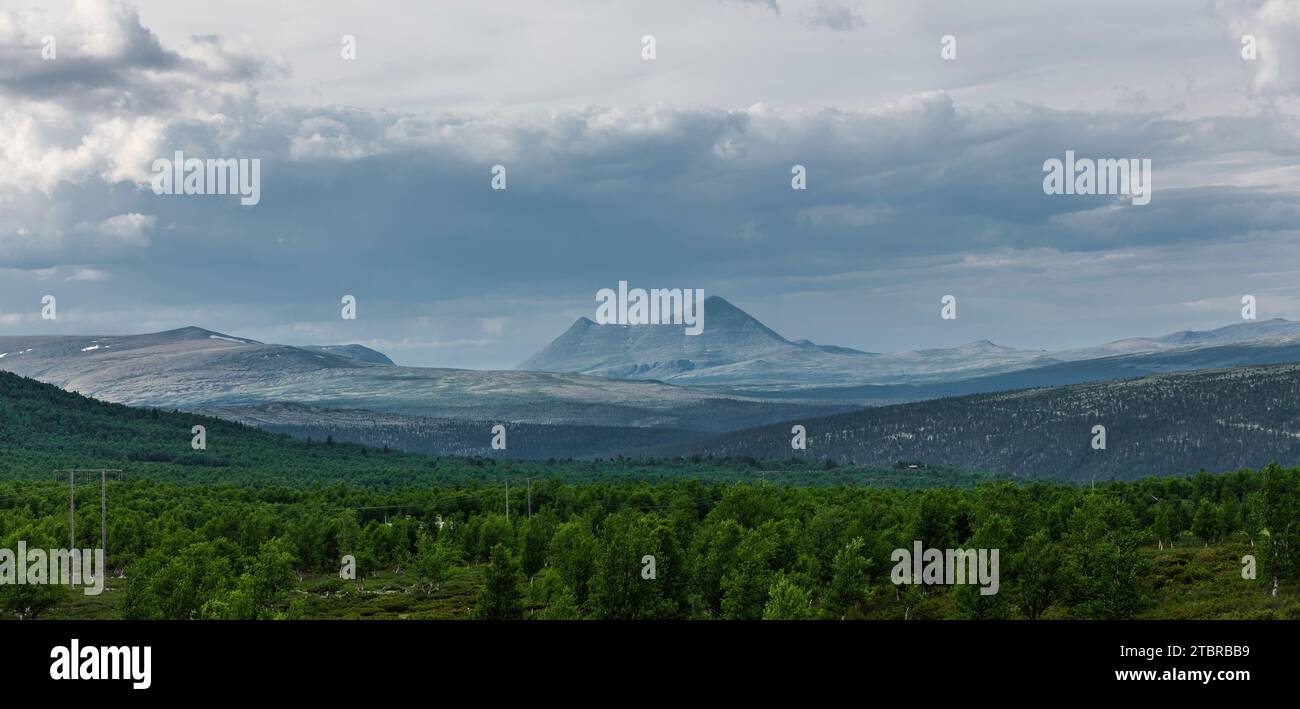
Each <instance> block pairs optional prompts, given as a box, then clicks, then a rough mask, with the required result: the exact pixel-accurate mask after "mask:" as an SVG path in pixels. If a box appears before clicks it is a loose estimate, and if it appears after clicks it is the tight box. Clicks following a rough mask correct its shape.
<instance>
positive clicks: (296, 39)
mask: <svg viewBox="0 0 1300 709" xmlns="http://www.w3.org/2000/svg"><path fill="white" fill-rule="evenodd" d="M3 6H4V9H3V10H0V334H4V335H17V334H34V333H66V334H73V333H77V334H127V333H136V332H149V331H156V330H161V329H168V328H172V327H180V326H184V325H199V326H202V327H207V328H210V329H213V330H219V331H224V332H227V333H230V334H233V335H239V336H245V337H252V338H256V339H259V340H263V341H270V342H283V343H288V344H333V343H344V342H360V343H362V344H366V345H369V346H372V347H375V348H377V349H380V350H382V351H384V352H386V353H387V354H389V355H390V356H391V357H393V359H395V360H396V361H398V362H399V363H401V364H412V365H431V366H456V367H473V368H507V367H513V366H514V365H515V364H517V363H518V362H520V361H522V360H524V359H526V358H527V357H528V356H529V355H531V354H533V352H535V351H536V350H538V349H540V348H541V347H542V346H544V345H545V344H546V343H547V342H548V341H549V340H550V339H551V338H553V337H555V336H556V335H558V334H559V333H560V332H562V331H563V330H564V329H566V328H567V327H568V326H569V325H570V323H572V321H573V320H574V319H575V318H577V317H579V316H582V315H587V316H589V317H590V316H592V315H593V314H594V309H595V292H596V290H598V289H600V288H605V287H615V286H616V284H617V282H618V281H619V280H627V281H630V282H631V283H632V285H633V286H642V287H646V288H650V287H681V288H702V289H704V291H705V293H706V294H708V295H721V296H723V297H725V298H727V299H728V300H730V301H732V302H733V303H735V304H736V305H738V306H740V307H741V308H744V309H745V310H747V311H749V312H750V313H751V314H752V315H754V316H756V317H758V318H759V319H760V320H762V321H763V322H764V323H766V324H767V325H769V326H771V327H772V328H774V329H776V330H777V331H778V332H780V333H782V334H784V335H786V336H787V337H790V338H791V339H801V338H808V339H812V340H814V341H816V342H819V343H826V344H836V345H844V346H850V347H857V348H860V349H866V350H872V351H895V350H904V349H913V348H922V347H943V346H955V345H959V344H962V343H965V342H969V341H972V340H977V339H989V340H992V341H994V342H997V343H999V344H1003V345H1008V346H1014V347H1021V348H1033V349H1061V348H1067V347H1075V346H1082V345H1087V344H1095V343H1098V342H1102V341H1107V340H1114V339H1119V338H1123V337H1131V336H1154V335H1160V334H1164V333H1167V332H1170V331H1174V330H1180V329H1200V328H1210V327H1218V326H1221V325H1226V324H1230V323H1233V322H1239V321H1240V309H1241V305H1240V299H1241V296H1242V295H1243V294H1253V295H1255V296H1257V298H1258V302H1259V317H1260V318H1261V319H1264V318H1269V317H1286V318H1290V319H1300V291H1298V289H1300V277H1298V276H1300V95H1298V93H1300V2H1296V1H1295V0H1268V1H1260V0H1251V1H1245V0H1243V1H1240V2H1235V1H1234V2H1229V1H1220V2H1213V1H1211V2H1201V1H1199V0H1145V1H1144V2H1139V3H1134V2H1132V0H1118V1H1113V2H1112V1H1109V0H1090V1H1089V2H1085V3H1076V2H1058V1H1055V0H1053V1H1049V2H1040V3H1026V2H1023V1H1020V2H1011V1H986V2H979V3H973V2H969V1H968V0H954V1H953V2H924V1H919V0H912V1H902V0H900V1H898V2H854V1H853V0H806V1H805V0H799V1H797V0H748V1H746V0H715V1H712V2H710V1H706V0H682V1H680V2H679V1H677V0H659V1H657V2H653V3H648V2H618V1H611V0H592V1H591V2H586V1H572V2H561V1H555V2H537V1H533V0H529V1H524V0H515V1H513V2H494V1H491V0H469V1H467V2H447V1H440V2H436V3H435V2H427V0H426V1H422V2H414V1H413V2H396V1H390V0H376V2H372V3H357V2H330V1H327V0H313V1H312V2H289V1H277V2H266V1H265V0H259V1H258V2H243V1H239V0H235V1H227V2H221V3H190V2H185V3H178V2H175V1H174V0H168V1H166V2H164V1H162V0H156V1H155V0H142V1H140V2H136V3H134V4H126V3H116V2H90V1H87V2H75V3H74V2H48V3H46V4H44V5H42V6H39V7H33V6H30V5H27V4H26V2H25V0H16V1H15V0H4V2H3ZM949 34H951V35H953V36H954V37H955V38H956V59H954V60H945V59H943V58H942V57H941V49H942V46H941V38H942V37H943V36H944V35H949ZM1246 34H1251V35H1253V36H1254V37H1255V38H1256V43H1257V58H1256V59H1254V60H1253V61H1251V60H1247V59H1245V58H1243V56H1242V36H1243V35H1246ZM344 35H351V36H353V37H355V38H356V44H355V47H356V59H355V60H348V59H344V58H343V57H342V56H341V48H342V38H343V36H344ZM644 35H653V36H654V37H655V49H656V58H655V59H654V60H645V59H643V58H642V37H643V36H644ZM46 36H51V37H53V38H54V39H55V48H56V55H55V58H54V59H44V58H43V57H42V48H43V38H44V37H46ZM175 150H183V151H185V153H186V155H187V157H201V158H227V157H248V158H254V157H255V158H259V159H260V160H261V164H262V170H261V203H260V204H258V205H256V206H253V207H244V206H240V204H239V202H238V199H237V198H230V197H224V196H184V197H177V196H169V195H155V194H154V193H153V191H152V190H151V189H150V184H149V179H150V177H151V173H150V166H151V164H152V162H153V161H154V160H155V159H156V158H170V157H171V156H172V154H173V151H175ZM1067 150H1072V151H1074V152H1075V153H1076V154H1078V155H1080V156H1086V157H1097V158H1149V159H1151V161H1152V165H1153V169H1154V192H1153V197H1152V200H1151V203H1150V204H1149V205H1146V206H1135V205H1133V204H1131V202H1130V200H1128V199H1127V198H1121V197H1114V196H1067V195H1046V194H1044V192H1043V186H1042V183H1043V175H1044V173H1043V162H1044V160H1047V159H1050V158H1053V157H1055V158H1062V157H1064V154H1065V151H1067ZM494 164H502V165H505V166H506V168H507V180H508V182H507V185H508V188H507V189H506V190H504V191H493V190H491V189H490V180H491V167H492V166H493V165H494ZM794 164H801V165H804V166H806V168H807V171H808V188H807V189H806V190H803V191H796V190H792V189H791V188H790V177H791V176H790V169H791V166H792V165H794ZM45 294H53V295H55V296H56V297H57V298H58V318H57V320H55V321H48V320H42V319H41V317H40V312H41V302H40V301H41V296H43V295H45ZM344 294H352V295H355V296H356V297H357V299H358V310H357V319H356V320H343V319H341V318H340V317H339V310H340V304H339V299H340V297H341V296H343V295H344ZM945 294H953V295H955V296H956V297H957V299H958V318H957V320H955V321H945V320H942V319H940V317H939V310H940V298H941V297H942V296H943V295H945ZM705 316H706V318H707V312H706V314H705Z"/></svg>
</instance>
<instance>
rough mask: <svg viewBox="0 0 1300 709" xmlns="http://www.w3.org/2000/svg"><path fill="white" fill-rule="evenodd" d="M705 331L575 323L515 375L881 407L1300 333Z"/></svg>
mask: <svg viewBox="0 0 1300 709" xmlns="http://www.w3.org/2000/svg"><path fill="white" fill-rule="evenodd" d="M704 313H705V317H704V331H703V332H702V333H700V334H699V335H694V336H692V335H686V334H685V333H684V332H683V330H682V328H681V327H679V326H666V325H635V326H630V325H597V324H596V323H594V322H592V321H591V320H589V319H587V318H579V319H578V321H577V322H575V323H574V324H573V326H572V327H570V328H569V329H568V331H566V332H565V333H564V334H562V335H561V336H560V337H558V338H556V339H555V340H554V341H553V342H551V343H550V344H549V345H547V346H546V347H545V348H544V349H543V350H542V351H541V352H538V353H537V354H536V355H534V356H533V357H531V358H530V359H528V360H527V361H526V362H524V363H522V364H520V365H519V366H518V369H522V370H533V371H554V372H574V373H582V374H589V375H597V376H604V377H612V378H617V379H632V380H640V379H655V380H659V381H664V382H668V383H672V384H679V385H684V386H694V387H707V388H709V389H711V390H713V391H718V392H726V393H731V394H736V395H743V396H751V397H756V398H762V399H767V400H783V401H790V402H803V403H814V402H821V403H827V402H853V403H859V404H871V405H877V404H889V403H900V402H906V401H918V400H923V399H929V398H935V397H940V396H953V395H961V394H972V393H981V392H993V391H1006V390H1010V389H1020V388H1026V387H1036V386H1056V385H1063V384H1076V383H1081V382H1087V381H1104V380H1107V379H1117V378H1123V377H1134V376H1141V375H1145V374H1158V373H1162V372H1175V371H1186V370H1197V369H1214V368H1218V367H1228V366H1237V365H1257V364H1274V363H1280V362H1297V361H1300V323H1296V322H1291V321H1288V320H1282V319H1273V320H1262V321H1248V322H1242V323H1237V324H1233V325H1228V326H1225V327H1221V328H1218V329H1215V330H1205V331H1197V330H1184V331H1181V332H1175V333H1171V334H1168V335H1164V336H1162V337H1153V338H1145V337H1136V338H1128V339H1123V340H1116V341H1114V342H1108V343H1105V344H1101V345H1096V346H1092V347H1082V348H1076V349H1069V350H1061V351H1056V352H1047V351H1041V350H1020V349H1015V348H1011V347H1004V346H1001V345H997V344H994V343H992V342H990V341H988V340H980V341H977V342H972V343H969V344H966V345H962V346H960V347H952V348H937V349H923V350H912V351H906V352H894V353H887V354H881V353H873V352H863V351H861V350H856V349H852V348H848V347H836V346H832V345H816V344H813V343H812V342H810V341H808V340H796V341H792V340H789V339H786V338H785V337H783V336H781V335H780V334H778V333H776V332H775V331H773V330H772V329H771V328H769V327H767V326H765V325H763V324H762V323H761V322H759V321H758V320H756V319H755V318H753V317H752V316H750V315H749V314H748V313H746V312H744V311H743V310H741V309H740V308H737V307H736V306H734V305H732V304H731V303H729V302H727V301H726V300H724V299H722V298H720V297H718V296H712V297H710V298H708V299H706V300H705V301H704Z"/></svg>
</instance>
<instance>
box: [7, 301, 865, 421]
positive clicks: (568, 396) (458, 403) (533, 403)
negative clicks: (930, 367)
mask: <svg viewBox="0 0 1300 709" xmlns="http://www.w3.org/2000/svg"><path fill="white" fill-rule="evenodd" d="M0 370H7V371H10V372H14V373H16V374H21V375H24V376H28V377H32V378H34V379H39V380H40V381H44V382H48V383H51V384H55V385H56V386H58V387H60V388H62V389H65V390H68V391H74V392H78V393H81V394H84V395H86V396H92V397H95V398H98V399H102V400H105V401H111V402H115V403H123V404H131V405H136V406H156V407H166V408H178V409H185V410H190V411H203V410H207V409H216V408H220V409H221V410H222V411H223V412H225V413H226V414H228V415H229V416H231V417H233V418H238V417H241V416H243V415H244V414H242V413H241V407H256V406H259V405H263V404H269V403H296V404H304V405H308V406H310V407H313V408H314V409H316V410H317V411H316V412H315V413H313V414H312V415H311V417H310V419H311V421H313V422H315V423H319V421H320V420H321V413H320V411H330V410H345V409H346V410H357V409H364V410H368V411H373V412H378V413H383V414H392V415H402V416H412V417H424V418H432V419H452V420H462V421H498V422H521V423H533V424H548V425H570V426H605V427H641V428H666V429H682V430H694V431H723V430H729V429H731V428H740V427H743V426H748V425H757V424H760V423H766V422H770V421H779V420H783V419H786V418H790V417H791V416H796V415H802V414H803V413H804V412H806V411H807V408H806V407H805V406H802V405H799V404H795V403H788V402H766V401H761V400H757V399H752V398H746V397H741V396H733V395H728V394H720V393H714V392H707V391H701V390H697V389H691V388H687V387H679V386H670V385H667V384H662V383H658V382H649V381H617V380H609V379H599V378H596V377H590V376H585V375H579V374H555V373H538V372H519V371H504V372H502V371H477V370H465V369H438V368H426V367H400V366H395V365H393V364H391V361H390V360H389V359H388V358H387V357H385V356H384V355H382V354H380V353H378V352H375V351H374V350H370V349H367V348H365V347H361V346H360V345H344V346H321V347H291V346H288V345H272V344H265V343H261V342H257V341H256V340H250V339H247V338H241V337H233V336H230V335H225V334H222V333H218V332H212V331H210V330H204V329H202V328H198V327H186V328H181V329H178V330H170V331H167V332H159V333H151V334H146V335H126V336H58V337H51V336H38V337H21V336H19V337H0ZM849 408H851V406H850V405H847V404H842V403H840V404H830V405H825V406H822V407H820V409H819V413H830V412H833V411H844V410H847V409H849ZM285 413H286V416H289V417H290V418H289V419H287V420H283V421H280V423H283V424H286V425H295V424H298V423H300V421H298V417H299V416H300V414H301V410H300V409H286V410H285ZM263 417H264V414H263Z"/></svg>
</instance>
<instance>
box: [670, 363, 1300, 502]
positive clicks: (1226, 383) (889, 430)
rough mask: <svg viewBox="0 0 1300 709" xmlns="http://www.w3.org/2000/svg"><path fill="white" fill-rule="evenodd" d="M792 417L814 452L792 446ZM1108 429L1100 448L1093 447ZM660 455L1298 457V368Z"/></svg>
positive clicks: (955, 462) (1077, 468)
mask: <svg viewBox="0 0 1300 709" xmlns="http://www.w3.org/2000/svg"><path fill="white" fill-rule="evenodd" d="M792 424H802V425H804V426H805V427H806V429H807V450H806V451H794V450H792V448H791V433H790V429H791V426H792ZM1098 425H1100V426H1104V427H1105V433H1106V439H1105V449H1103V450H1098V449H1094V447H1093V440H1094V437H1095V435H1096V434H1095V433H1094V431H1093V427H1094V426H1098ZM665 452H670V453H675V454H683V453H694V454H700V455H706V456H707V455H711V456H718V457H725V456H754V457H758V458H767V459H788V458H790V457H791V456H792V455H795V456H797V457H805V456H806V457H809V458H813V459H830V460H834V461H837V462H840V463H855V464H860V465H868V466H872V465H884V464H888V463H891V462H893V461H898V460H920V461H923V462H925V463H929V464H936V465H950V466H954V467H958V468H965V469H972V470H993V471H999V472H1004V473H1008V474H1012V475H1018V476H1048V477H1062V478H1067V479H1073V480H1079V481H1086V480H1091V479H1105V478H1123V479H1131V478H1137V477H1142V476H1147V475H1170V474H1184V473H1186V472H1188V471H1196V470H1207V471H1211V472H1219V471H1226V470H1234V469H1237V468H1241V467H1259V466H1263V465H1266V464H1268V463H1270V462H1277V463H1280V464H1283V465H1292V464H1295V463H1297V462H1300V365H1297V364H1285V365H1271V366H1261V367H1236V368H1233V369H1223V370H1212V371H1202V372H1184V373H1177V374H1166V375H1160V376H1152V377H1143V378H1139V379H1127V380H1119V381H1110V382H1100V383H1090V384H1076V385H1071V386H1065V387H1053V388H1047V389H1027V390H1020V391H1012V392H1004V393H999V394H977V395H972V396H962V397H954V398H947V399H936V400H933V401H924V402H917V403H911V404H900V405H895V406H885V407H879V408H868V409H865V410H863V411H860V412H855V413H847V414H836V415H833V416H826V417H819V418H813V419H809V420H806V421H792V422H787V423H783V424H773V425H769V426H761V427H758V428H752V429H747V430H743V431H736V432H733V433H728V434H722V435H719V436H716V437H714V438H711V439H708V440H705V441H703V442H701V443H697V444H688V445H686V446H682V447H676V448H672V449H668V450H666V451H665Z"/></svg>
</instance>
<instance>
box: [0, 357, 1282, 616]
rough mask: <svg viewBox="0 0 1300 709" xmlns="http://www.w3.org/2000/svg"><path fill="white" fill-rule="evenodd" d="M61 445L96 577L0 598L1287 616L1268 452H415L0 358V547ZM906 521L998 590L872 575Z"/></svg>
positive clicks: (56, 489)
mask: <svg viewBox="0 0 1300 709" xmlns="http://www.w3.org/2000/svg"><path fill="white" fill-rule="evenodd" d="M195 424H199V425H204V426H206V427H207V437H208V449H207V450H203V451H195V450H191V447H190V437H191V436H190V427H191V426H192V425H195ZM69 467H78V468H91V467H110V468H120V469H122V470H123V471H124V478H123V479H122V480H116V479H115V480H113V481H112V482H110V483H109V484H108V488H107V498H108V508H107V510H106V512H107V516H108V520H109V524H108V529H107V536H108V545H107V554H108V566H109V567H110V569H111V572H110V575H109V579H108V583H107V590H106V591H105V592H104V593H103V594H102V595H98V596H87V595H84V594H83V593H81V591H80V590H79V589H71V590H70V589H68V588H65V587H61V586H49V585H46V586H39V585H23V586H19V585H0V615H2V616H3V617H5V618H17V617H21V618H183V619H185V618H193V619H205V618H212V619H221V618H257V619H281V618H486V619H513V618H526V619H585V618H590V619H622V618H637V619H643V618H673V619H710V618H722V619H842V618H843V619H857V618H866V619H938V618H953V619H958V618H1008V619H1101V618H1259V619H1300V514H1298V512H1300V470H1296V469H1287V468H1281V467H1277V466H1268V467H1267V468H1264V469H1262V470H1256V471H1252V470H1241V471H1236V472H1231V473H1224V474H1216V475H1211V474H1206V473H1199V474H1195V475H1190V476H1172V477H1153V478H1145V479H1142V480H1138V481H1123V482H1121V481H1105V482H1100V481H1099V482H1097V483H1096V484H1095V485H1078V484H1073V483H1068V482H1053V481H1047V480H1025V479H1010V478H1006V477H1002V476H996V475H989V474H981V473H969V472H960V471H954V470H950V469H945V468H928V467H919V468H909V467H907V466H905V465H903V466H896V467H886V468H876V469H867V468H861V467H854V466H838V465H835V464H833V463H832V464H826V463H820V464H817V463H800V462H797V461H795V462H789V463H783V464H776V463H759V462H756V461H753V460H748V459H740V460H713V459H707V458H697V459H693V460H692V459H685V460H682V459H674V460H662V459H661V460H648V459H645V460H643V459H638V460H619V459H615V460H604V461H583V462H574V461H564V460H556V461H537V462H523V461H498V460H494V459H484V458H477V459H460V458H431V457H426V456H421V455H414V454H404V453H398V452H395V451H384V450H383V449H369V448H363V447H360V446H356V445H351V444H340V443H332V442H329V441H312V442H310V443H309V442H305V441H298V440H294V439H290V438H288V437H285V436H279V435H272V434H267V433H264V432H261V431H258V430H256V429H252V428H249V427H245V426H240V425H238V424H232V423H228V422H224V421H221V420H218V419H208V418H203V417H196V416H192V415H190V414H185V413H179V412H164V411H155V410H147V409H131V408H127V407H123V406H118V405H112V404H105V403H102V402H96V401H93V400H90V399H86V398H84V397H79V396H76V395H74V394H69V393H66V392H62V391H60V390H58V389H57V388H55V387H51V386H47V385H43V384H39V383H37V382H34V381H31V380H25V379H21V378H18V377H13V376H11V375H0V549H3V548H10V549H12V548H15V547H16V545H17V543H18V541H19V540H22V541H25V542H26V544H27V545H28V546H29V547H46V548H54V547H62V546H64V545H66V544H67V543H68V531H69V530H68V495H69V492H68V490H69V488H68V477H67V476H66V474H65V475H64V477H62V478H61V479H58V480H56V476H55V474H54V471H55V470H57V469H60V468H69ZM507 485H508V486H509V493H508V496H507V491H506V489H507ZM76 489H77V500H76V510H77V518H76V531H77V540H76V541H77V546H79V547H83V548H88V547H94V546H97V545H98V540H99V533H100V530H99V518H100V510H99V496H100V488H99V483H98V478H97V477H96V478H91V477H90V476H85V477H81V478H78V479H77V488H76ZM916 541H921V542H923V544H924V545H925V546H926V547H932V548H940V549H942V548H981V549H998V550H999V551H1000V557H1001V562H1000V563H1001V568H1000V589H999V592H998V593H996V594H994V595H989V596H985V595H980V594H979V593H978V587H977V586H974V585H944V584H916V585H897V584H895V583H894V582H893V581H892V580H891V568H892V567H893V562H892V561H891V553H892V552H893V551H894V550H895V549H899V548H910V547H912V545H913V543H914V542H916ZM345 557H351V558H352V559H354V560H355V578H341V577H340V571H341V570H343V569H344V568H345V566H346V564H345V561H344V560H345ZM646 557H653V558H654V570H655V573H654V575H653V578H647V577H646V575H645V571H646V568H647V567H646V564H645V559H646ZM1244 557H1253V558H1254V559H1255V562H1256V563H1255V564H1253V565H1249V564H1247V563H1245V562H1244V561H1243V558H1244ZM1250 566H1253V569H1251V570H1253V572H1254V573H1253V574H1244V573H1243V570H1246V569H1247V568H1248V567H1250ZM1248 575H1253V576H1254V578H1244V576H1248Z"/></svg>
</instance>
